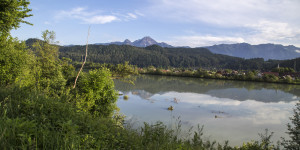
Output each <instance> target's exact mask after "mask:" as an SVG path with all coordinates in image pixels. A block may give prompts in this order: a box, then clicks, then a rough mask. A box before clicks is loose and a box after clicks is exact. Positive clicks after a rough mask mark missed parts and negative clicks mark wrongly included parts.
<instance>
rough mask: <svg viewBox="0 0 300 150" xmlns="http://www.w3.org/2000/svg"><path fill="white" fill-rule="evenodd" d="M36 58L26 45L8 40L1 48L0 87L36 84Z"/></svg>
mask: <svg viewBox="0 0 300 150" xmlns="http://www.w3.org/2000/svg"><path fill="white" fill-rule="evenodd" d="M34 63H35V57H34V55H33V54H32V53H31V52H30V51H28V50H27V49H26V46H25V44H24V43H20V41H18V40H16V39H13V38H11V37H10V38H8V39H7V40H6V42H5V43H4V44H3V43H2V45H1V46H0V85H1V86H7V85H10V84H13V83H16V82H18V84H19V85H20V86H28V85H31V84H32V83H33V82H34V78H33V77H34V76H33V73H34V72H35V68H34Z"/></svg>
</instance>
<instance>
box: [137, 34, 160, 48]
mask: <svg viewBox="0 0 300 150" xmlns="http://www.w3.org/2000/svg"><path fill="white" fill-rule="evenodd" d="M153 44H158V43H157V42H156V41H155V40H153V39H152V38H151V37H150V36H145V37H143V38H142V39H139V40H136V41H134V42H133V45H134V46H137V47H147V46H150V45H153Z"/></svg>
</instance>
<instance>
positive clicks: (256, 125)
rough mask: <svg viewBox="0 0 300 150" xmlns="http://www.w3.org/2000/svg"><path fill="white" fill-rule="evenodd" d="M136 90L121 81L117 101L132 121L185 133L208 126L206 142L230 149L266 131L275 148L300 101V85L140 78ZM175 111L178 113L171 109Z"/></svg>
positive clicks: (178, 78)
mask: <svg viewBox="0 0 300 150" xmlns="http://www.w3.org/2000/svg"><path fill="white" fill-rule="evenodd" d="M134 83H135V85H132V84H129V83H125V82H122V81H119V80H115V88H116V89H117V90H118V91H119V92H120V93H123V94H124V95H128V96H129V99H128V100H124V99H123V96H120V97H119V99H118V102H117V105H118V107H119V108H120V112H121V113H122V114H124V115H126V120H130V121H131V122H134V124H135V125H137V126H138V125H141V124H142V123H143V122H148V123H153V124H154V123H155V122H157V121H162V122H164V123H165V124H166V125H167V126H169V127H171V128H173V127H174V126H175V125H176V124H177V123H178V121H179V120H180V121H181V124H182V130H188V129H189V128H190V127H192V126H193V127H197V125H203V126H204V138H205V139H210V140H216V141H217V142H220V143H224V141H225V140H229V144H230V145H242V144H243V142H249V141H251V140H259V135H258V133H264V132H265V129H268V130H269V131H270V132H274V135H273V138H272V141H274V143H275V142H276V141H278V140H279V139H280V137H288V136H287V134H286V133H285V132H286V131H287V127H286V124H287V123H288V122H290V120H289V117H291V116H292V115H293V108H294V106H295V104H296V103H297V102H298V101H299V100H300V86H299V85H287V84H272V83H260V82H245V81H231V80H214V79H201V78H186V77H170V76H150V75H141V76H137V77H136V80H135V82H134ZM170 106H173V108H174V109H173V111H169V110H168V107H170Z"/></svg>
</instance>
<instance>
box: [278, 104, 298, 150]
mask: <svg viewBox="0 0 300 150" xmlns="http://www.w3.org/2000/svg"><path fill="white" fill-rule="evenodd" d="M290 120H291V124H290V123H288V124H287V129H288V132H287V134H289V136H290V139H289V140H287V139H284V138H283V142H282V145H283V146H284V147H285V148H286V149H291V150H299V148H300V102H298V103H297V104H296V108H295V109H294V115H293V117H290Z"/></svg>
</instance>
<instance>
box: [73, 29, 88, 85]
mask: <svg viewBox="0 0 300 150" xmlns="http://www.w3.org/2000/svg"><path fill="white" fill-rule="evenodd" d="M90 28H91V27H89V30H88V36H87V40H86V48H85V57H84V61H83V63H82V65H81V68H80V70H79V72H78V74H77V76H76V79H75V83H74V86H73V89H74V88H75V87H76V82H77V79H78V77H79V74H80V72H81V70H82V69H83V66H84V64H85V62H86V57H87V50H88V43H89V36H90Z"/></svg>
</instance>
